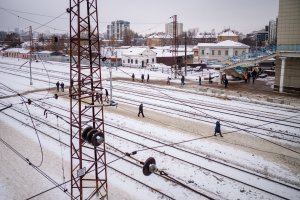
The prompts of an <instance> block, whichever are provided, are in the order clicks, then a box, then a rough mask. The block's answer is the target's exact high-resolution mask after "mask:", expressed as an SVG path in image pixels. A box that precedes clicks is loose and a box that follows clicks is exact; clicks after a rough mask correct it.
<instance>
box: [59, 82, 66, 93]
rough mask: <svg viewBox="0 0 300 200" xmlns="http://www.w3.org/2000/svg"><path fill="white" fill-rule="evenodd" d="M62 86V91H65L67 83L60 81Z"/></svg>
mask: <svg viewBox="0 0 300 200" xmlns="http://www.w3.org/2000/svg"><path fill="white" fill-rule="evenodd" d="M60 88H61V91H62V92H64V91H65V84H64V82H61V83H60Z"/></svg>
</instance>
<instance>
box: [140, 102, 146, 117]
mask: <svg viewBox="0 0 300 200" xmlns="http://www.w3.org/2000/svg"><path fill="white" fill-rule="evenodd" d="M140 114H142V116H143V117H145V116H144V109H143V104H142V103H141V105H140V106H139V114H138V117H140Z"/></svg>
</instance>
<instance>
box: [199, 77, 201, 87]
mask: <svg viewBox="0 0 300 200" xmlns="http://www.w3.org/2000/svg"><path fill="white" fill-rule="evenodd" d="M199 85H201V76H199Z"/></svg>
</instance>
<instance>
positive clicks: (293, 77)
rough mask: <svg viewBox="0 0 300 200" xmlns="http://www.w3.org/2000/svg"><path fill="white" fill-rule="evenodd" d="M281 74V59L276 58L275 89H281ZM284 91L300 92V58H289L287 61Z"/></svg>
mask: <svg viewBox="0 0 300 200" xmlns="http://www.w3.org/2000/svg"><path fill="white" fill-rule="evenodd" d="M280 74H281V59H280V58H278V57H277V58H276V68H275V85H274V90H276V91H278V90H279V84H280ZM283 91H284V92H289V93H293V92H297V93H300V58H287V59H286V61H285V75H284V81H283Z"/></svg>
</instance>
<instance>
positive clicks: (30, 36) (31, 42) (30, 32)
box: [29, 26, 33, 85]
mask: <svg viewBox="0 0 300 200" xmlns="http://www.w3.org/2000/svg"><path fill="white" fill-rule="evenodd" d="M29 38H30V52H29V53H30V58H29V77H30V78H29V79H30V85H32V73H31V62H32V51H33V41H32V27H31V26H29Z"/></svg>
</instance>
